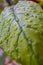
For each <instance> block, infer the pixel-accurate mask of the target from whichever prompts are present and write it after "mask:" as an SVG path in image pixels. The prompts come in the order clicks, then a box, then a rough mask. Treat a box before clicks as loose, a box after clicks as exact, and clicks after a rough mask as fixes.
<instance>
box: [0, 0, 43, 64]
mask: <svg viewBox="0 0 43 65" xmlns="http://www.w3.org/2000/svg"><path fill="white" fill-rule="evenodd" d="M0 47H1V48H3V50H4V51H5V52H6V53H7V54H8V55H9V56H10V57H11V58H12V59H14V60H16V61H17V62H19V63H21V64H22V65H43V10H42V9H41V7H40V6H39V5H38V4H36V3H34V2H32V1H29V2H28V1H23V2H19V3H18V4H17V5H15V6H11V7H6V8H5V9H4V11H3V12H2V13H1V15H0Z"/></svg>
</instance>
